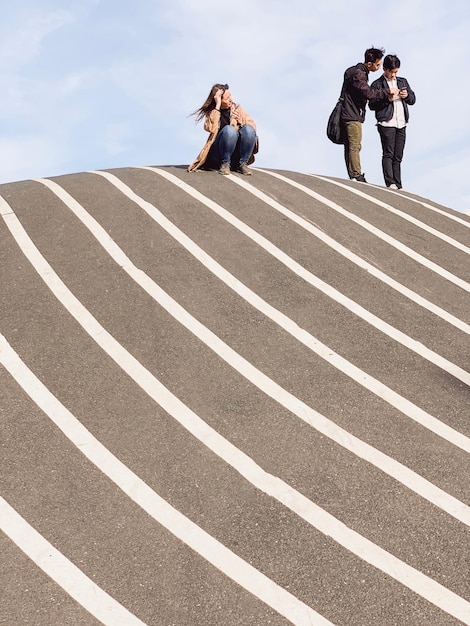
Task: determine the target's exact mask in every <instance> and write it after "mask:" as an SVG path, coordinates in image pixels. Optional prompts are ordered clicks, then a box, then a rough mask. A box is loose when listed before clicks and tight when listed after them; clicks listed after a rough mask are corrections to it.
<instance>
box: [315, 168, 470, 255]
mask: <svg viewBox="0 0 470 626" xmlns="http://www.w3.org/2000/svg"><path fill="white" fill-rule="evenodd" d="M309 176H311V177H312V178H318V180H324V181H325V182H327V183H330V184H331V185H335V186H336V187H341V188H342V189H346V190H347V191H349V192H351V193H354V194H356V195H357V196H360V197H361V198H365V199H366V200H368V201H369V202H372V203H373V204H376V205H377V206H380V207H382V208H383V209H385V210H387V211H388V212H389V213H393V214H394V215H398V216H399V217H401V218H402V219H404V220H406V221H407V222H410V223H411V224H414V225H415V226H418V227H419V228H421V229H422V230H424V231H426V232H428V233H430V234H431V235H434V237H437V238H438V239H441V240H442V241H445V242H446V243H448V244H449V245H450V246H453V247H454V248H457V250H460V251H462V252H465V254H470V248H468V247H467V246H465V245H464V244H463V243H460V241H457V240H456V239H453V238H452V237H449V236H448V235H446V234H445V233H441V231H439V230H436V229H435V228H432V226H428V224H425V223H424V222H421V220H418V219H416V218H415V217H413V216H412V215H408V213H405V212H404V211H400V210H399V209H396V208H395V207H392V206H391V205H390V204H387V203H386V202H382V201H381V200H379V199H377V198H374V197H373V196H371V195H369V194H367V193H364V192H363V191H360V190H359V189H356V188H355V187H351V185H345V184H344V183H340V182H338V181H337V180H331V179H330V178H326V177H325V176H318V175H316V174H309ZM361 188H362V187H361ZM379 189H380V188H379ZM387 191H392V192H393V190H389V189H387ZM398 195H400V194H398ZM402 197H403V196H402Z"/></svg>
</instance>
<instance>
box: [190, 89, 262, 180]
mask: <svg viewBox="0 0 470 626" xmlns="http://www.w3.org/2000/svg"><path fill="white" fill-rule="evenodd" d="M192 115H194V116H195V118H196V123H197V122H200V121H201V120H202V119H204V130H206V131H207V132H208V133H209V137H208V139H207V141H206V143H205V144H204V147H203V148H202V150H201V152H200V153H199V154H198V156H197V157H196V159H195V160H194V161H193V162H192V163H191V165H190V166H189V167H188V172H193V171H195V170H198V169H200V168H203V169H218V170H219V173H220V174H230V170H234V171H237V172H240V173H241V174H244V175H245V176H250V175H251V173H252V172H251V170H250V168H249V167H248V165H249V164H251V163H253V161H254V160H255V157H254V154H256V152H258V138H257V136H256V124H255V122H254V121H253V119H252V118H251V117H250V116H249V115H248V113H247V112H246V111H245V110H244V109H243V107H241V106H240V105H239V104H237V103H235V102H233V100H232V94H231V93H230V89H229V86H228V85H223V84H221V83H216V84H215V85H213V87H212V88H211V90H210V92H209V95H208V96H207V98H206V100H205V102H204V104H203V105H202V106H200V107H199V108H198V109H196V110H195V111H194V113H192Z"/></svg>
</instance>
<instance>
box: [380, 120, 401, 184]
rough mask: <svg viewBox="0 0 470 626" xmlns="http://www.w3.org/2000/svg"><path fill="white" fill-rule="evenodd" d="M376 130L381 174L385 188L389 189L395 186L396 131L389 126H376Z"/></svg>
mask: <svg viewBox="0 0 470 626" xmlns="http://www.w3.org/2000/svg"><path fill="white" fill-rule="evenodd" d="M377 129H378V131H379V135H380V141H381V143H382V172H383V175H384V181H385V184H386V185H387V187H390V185H393V184H396V182H395V177H394V174H393V158H394V153H395V139H396V131H397V129H396V128H393V127H390V126H381V125H380V124H377ZM397 186H398V185H397Z"/></svg>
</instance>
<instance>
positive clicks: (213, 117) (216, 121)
mask: <svg viewBox="0 0 470 626" xmlns="http://www.w3.org/2000/svg"><path fill="white" fill-rule="evenodd" d="M246 124H249V125H250V126H253V128H254V129H255V130H256V124H255V123H254V121H253V119H252V118H251V117H250V116H249V115H248V113H247V112H246V111H245V109H243V107H241V106H240V105H239V104H236V103H235V102H232V105H231V107H230V126H233V127H234V128H236V129H237V130H238V129H239V128H241V127H242V126H245V125H246ZM219 125H220V111H216V109H212V111H210V112H209V113H208V114H207V115H206V119H205V121H204V130H206V131H207V132H208V133H209V137H208V139H207V141H206V143H205V144H204V147H203V148H202V150H201V152H200V153H199V154H198V155H197V157H196V158H195V159H194V161H193V162H192V163H191V165H189V166H188V172H194V171H195V170H197V169H199V168H200V167H202V165H204V163H205V161H206V159H207V155H208V154H209V150H210V149H211V146H212V144H213V143H214V141H215V138H216V137H217V133H218V132H219ZM257 146H258V142H256V144H255V149H254V151H253V154H252V155H251V157H250V158H249V159H248V163H253V161H254V160H255V157H254V156H253V155H254V154H255V153H256V152H258V149H257Z"/></svg>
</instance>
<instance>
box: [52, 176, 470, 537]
mask: <svg viewBox="0 0 470 626" xmlns="http://www.w3.org/2000/svg"><path fill="white" fill-rule="evenodd" d="M41 182H43V183H44V184H45V185H46V186H48V187H50V188H51V189H55V190H56V193H57V194H60V197H61V199H62V200H65V199H66V200H67V206H69V208H71V209H72V210H73V211H74V213H75V215H76V216H77V217H78V218H79V219H80V220H81V221H82V223H83V224H84V225H85V226H86V227H87V228H88V229H89V230H90V232H91V233H92V234H93V236H94V237H95V238H96V239H97V240H98V241H99V242H100V243H101V245H102V246H103V247H104V248H105V250H106V251H107V252H108V254H110V256H111V257H112V258H113V260H114V261H115V262H116V264H117V265H118V266H119V267H121V268H122V269H123V270H124V271H126V272H127V274H129V276H130V277H131V278H132V279H133V280H135V281H136V283H137V284H138V285H140V287H142V289H144V290H145V291H146V292H147V293H148V294H149V295H150V296H151V297H152V298H153V299H154V300H155V301H156V302H158V304H160V306H162V307H163V308H164V309H165V310H166V311H167V312H168V313H169V314H170V315H171V316H172V317H174V318H175V319H176V320H177V321H178V322H179V323H180V324H182V325H183V326H185V328H187V329H188V330H189V331H190V332H192V333H193V334H194V335H196V336H197V337H198V338H199V339H200V340H201V341H202V342H204V343H205V344H206V345H207V346H209V347H210V348H211V349H212V350H213V351H214V352H215V353H216V354H217V355H218V356H220V357H221V358H222V359H223V360H224V361H226V362H227V363H228V364H229V365H230V366H231V367H232V368H233V369H235V370H236V371H237V372H239V373H240V374H241V375H242V376H243V377H244V378H246V379H247V380H248V381H249V382H250V383H252V384H253V385H255V386H257V387H258V389H260V390H261V391H262V392H263V393H265V394H266V395H267V396H269V397H270V398H272V399H273V400H275V401H276V402H278V403H279V404H280V405H281V406H283V407H284V408H286V409H287V410H289V411H290V412H291V413H293V414H294V415H296V416H297V417H299V418H300V419H302V420H303V421H305V422H307V423H308V424H309V425H311V426H313V427H314V428H316V429H317V430H319V431H320V432H321V433H322V434H324V435H326V436H327V437H329V438H331V439H333V441H335V442H336V443H339V445H341V446H343V447H345V448H346V449H347V450H349V451H350V452H353V453H354V454H357V455H358V456H360V457H361V458H363V459H365V460H368V461H369V462H370V463H372V464H373V465H375V466H376V467H378V468H379V469H381V470H382V471H384V472H385V473H387V474H388V475H389V476H392V477H393V478H395V479H396V480H400V481H401V482H402V483H403V484H405V485H406V486H407V487H409V488H410V489H412V490H413V491H415V493H417V494H418V495H420V496H421V497H423V498H426V499H428V500H429V501H430V502H432V503H433V504H435V505H436V506H439V507H441V508H443V507H445V508H444V510H445V511H447V512H448V513H450V514H451V515H454V516H455V515H456V514H458V515H459V517H458V519H459V520H460V521H463V522H464V523H466V524H468V525H469V526H470V507H466V505H464V504H463V503H462V502H460V500H457V499H456V498H454V497H453V496H450V495H449V494H447V493H446V492H445V491H443V490H442V489H440V488H439V487H436V486H435V485H433V484H432V483H430V482H429V481H427V480H426V479H425V478H423V477H422V476H420V475H419V474H416V473H415V472H413V471H412V470H410V469H409V468H407V467H406V466H404V465H402V464H401V463H398V462H397V461H395V460H393V459H392V458H391V457H389V456H387V455H386V454H384V453H383V452H381V451H379V450H377V449H376V448H374V447H373V446H370V445H369V444H367V443H365V442H364V441H362V440H361V439H359V438H357V437H355V436H353V435H351V434H350V433H349V432H348V431H346V430H344V429H343V428H341V427H340V426H337V425H336V424H335V423H334V422H332V421H331V420H329V419H328V418H326V417H325V416H323V415H321V414H320V413H318V412H317V411H315V410H314V409H312V408H311V407H309V406H308V405H307V404H305V403H304V402H302V401H300V400H299V399H298V398H296V397H295V396H294V395H292V394H291V393H289V392H288V391H286V390H285V389H283V388H282V387H281V386H280V385H278V384H277V383H276V382H275V381H274V380H272V379H271V378H269V377H268V376H266V375H265V374H264V373H263V372H261V371H260V370H259V369H258V368H256V367H254V366H253V365H252V364H251V363H250V362H249V361H247V360H246V359H245V358H243V357H242V356H241V355H240V354H238V353H237V352H235V351H234V350H233V349H232V348H230V347H229V346H228V345H227V344H225V343H224V342H223V341H222V340H221V339H219V337H217V335H215V334H214V333H213V332H212V331H211V330H209V329H208V328H206V327H205V326H204V325H203V324H201V322H199V321H198V320H197V319H196V318H194V317H193V316H192V315H190V314H189V313H188V312H187V311H186V310H185V309H184V308H183V307H182V306H181V305H180V304H178V303H177V302H176V301H175V300H174V299H173V298H171V296H170V295H169V294H167V293H166V292H165V291H164V290H163V289H162V288H161V287H159V286H158V285H157V284H156V283H155V282H154V281H153V280H152V279H151V278H150V277H149V276H147V274H145V273H144V272H143V271H142V270H139V269H138V268H137V267H136V266H135V265H134V264H133V263H132V261H130V259H129V258H128V257H127V256H126V255H125V253H124V252H123V251H122V250H121V248H119V246H118V245H117V244H116V243H115V242H114V241H113V240H112V239H111V237H110V236H109V235H108V233H107V232H106V231H105V230H104V228H102V227H101V226H100V225H99V224H98V222H97V221H96V220H95V219H94V218H93V217H92V216H91V215H89V213H87V211H85V209H84V208H83V207H82V206H81V205H80V204H79V203H78V202H77V201H76V200H75V199H74V198H72V196H70V194H68V193H67V192H66V191H65V190H63V189H62V188H61V187H60V186H59V185H57V183H55V182H54V181H48V180H43V181H41ZM72 207H73V208H72ZM442 426H444V425H442ZM457 435H460V437H457ZM453 438H454V439H456V440H458V441H459V442H460V443H461V444H466V446H465V450H466V451H469V446H468V444H469V441H468V439H467V438H466V437H465V436H464V435H461V434H460V433H457V431H454V434H453ZM465 440H466V441H465ZM464 520H465V521H464Z"/></svg>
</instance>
